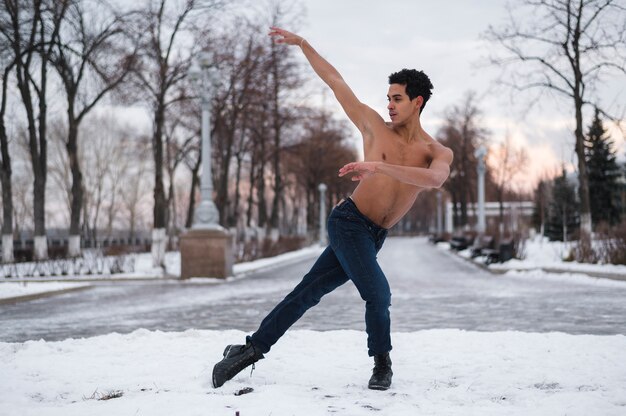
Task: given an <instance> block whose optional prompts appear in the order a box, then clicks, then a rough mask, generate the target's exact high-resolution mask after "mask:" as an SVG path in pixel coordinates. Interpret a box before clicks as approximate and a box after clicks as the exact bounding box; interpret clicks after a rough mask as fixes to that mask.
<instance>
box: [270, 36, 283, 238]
mask: <svg viewBox="0 0 626 416" xmlns="http://www.w3.org/2000/svg"><path fill="white" fill-rule="evenodd" d="M279 80H280V74H279V71H278V54H277V51H276V45H275V44H274V43H272V81H273V91H272V121H273V123H274V125H273V131H274V152H273V158H272V161H273V168H274V200H273V201H272V215H271V217H270V227H271V228H273V229H274V230H277V229H278V218H279V211H280V209H279V207H280V199H281V197H282V192H283V181H282V175H281V172H280V146H281V130H282V119H281V114H280V108H279V105H280V104H279V100H278V94H279V93H280V81H279Z"/></svg>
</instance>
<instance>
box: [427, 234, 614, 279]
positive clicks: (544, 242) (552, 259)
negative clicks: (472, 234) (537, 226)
mask: <svg viewBox="0 0 626 416" xmlns="http://www.w3.org/2000/svg"><path fill="white" fill-rule="evenodd" d="M573 244H575V242H569V243H563V242H560V241H548V239H547V238H545V237H540V236H537V237H535V238H532V239H528V240H526V243H525V247H524V257H525V258H524V259H522V260H518V259H513V260H509V261H507V262H505V263H495V264H490V265H489V269H491V270H494V271H509V270H535V269H543V270H548V271H549V270H559V271H567V272H572V273H575V274H584V273H599V274H603V275H610V276H614V277H617V278H623V279H626V265H615V264H589V263H577V262H573V261H565V260H564V259H565V258H567V257H568V256H569V253H570V250H571V249H572V248H573ZM438 246H439V247H440V248H442V249H449V247H450V246H449V244H447V243H439V244H438ZM459 255H461V256H463V257H465V258H470V257H471V252H470V250H469V249H467V250H463V251H461V252H459ZM474 261H476V262H479V263H484V258H482V257H477V258H476V259H474Z"/></svg>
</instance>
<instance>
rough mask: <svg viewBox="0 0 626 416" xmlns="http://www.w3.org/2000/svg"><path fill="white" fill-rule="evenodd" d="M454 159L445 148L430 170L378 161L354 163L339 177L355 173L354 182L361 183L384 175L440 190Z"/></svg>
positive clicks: (345, 168) (342, 169)
mask: <svg viewBox="0 0 626 416" xmlns="http://www.w3.org/2000/svg"><path fill="white" fill-rule="evenodd" d="M452 158H453V155H452V151H451V150H450V149H448V148H445V149H443V151H441V152H440V154H439V155H438V156H437V157H436V158H435V159H433V161H432V162H431V163H430V166H429V167H428V168H417V167H412V166H402V165H392V164H389V163H385V162H378V161H377V162H352V163H348V164H347V165H345V166H344V167H342V168H341V169H339V176H344V175H347V174H348V173H355V175H354V176H353V177H352V180H353V181H360V180H362V179H365V178H367V177H369V176H372V175H374V174H383V175H387V176H390V177H392V178H394V179H396V180H398V181H400V182H404V183H408V184H410V185H415V186H419V187H421V188H440V187H441V186H442V185H443V184H444V182H445V181H446V179H448V176H450V165H451V164H452Z"/></svg>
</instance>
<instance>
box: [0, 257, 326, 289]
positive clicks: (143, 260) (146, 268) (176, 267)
mask: <svg viewBox="0 0 626 416" xmlns="http://www.w3.org/2000/svg"><path fill="white" fill-rule="evenodd" d="M322 250H323V249H322V248H321V247H320V246H318V245H313V246H310V247H306V248H303V249H300V250H295V251H292V252H288V253H284V254H280V255H278V256H275V257H271V258H264V259H258V260H254V261H250V262H245V263H238V264H235V265H234V266H233V276H230V277H228V278H226V279H217V278H211V277H207V278H194V279H189V280H187V281H186V283H211V282H213V283H221V282H224V280H226V281H232V280H235V279H241V278H244V277H246V276H248V275H249V274H250V273H252V272H256V271H261V270H264V269H267V268H271V267H275V266H276V265H278V264H287V263H290V262H296V261H300V260H302V259H306V258H311V257H315V256H317V255H319V254H320V253H321V252H322ZM168 276H171V277H178V276H180V252H168V253H166V256H165V270H163V269H162V268H158V267H157V268H155V267H153V266H152V255H151V254H150V253H143V254H138V255H136V258H135V271H134V272H132V273H120V274H115V275H111V276H95V277H94V276H90V275H77V276H62V277H61V279H63V280H64V282H58V281H50V280H53V279H54V277H52V278H50V277H43V278H42V277H36V278H22V279H15V278H5V279H0V299H10V298H13V297H21V296H29V295H35V294H42V293H46V292H54V291H58V290H66V289H73V288H78V287H86V286H89V285H88V284H86V283H85V282H88V281H97V280H107V279H111V278H114V279H116V280H130V279H133V280H149V279H160V278H161V279H163V278H166V277H168ZM46 280H48V281H46ZM65 281H68V282H65ZM76 282H81V283H76Z"/></svg>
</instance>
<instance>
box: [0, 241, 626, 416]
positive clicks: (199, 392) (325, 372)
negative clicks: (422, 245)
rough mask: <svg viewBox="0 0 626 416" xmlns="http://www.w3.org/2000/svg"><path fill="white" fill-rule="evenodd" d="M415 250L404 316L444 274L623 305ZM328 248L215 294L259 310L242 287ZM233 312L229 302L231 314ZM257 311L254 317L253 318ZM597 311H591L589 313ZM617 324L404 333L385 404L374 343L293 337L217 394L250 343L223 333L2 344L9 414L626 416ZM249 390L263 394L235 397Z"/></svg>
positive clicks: (396, 256) (324, 334)
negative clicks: (220, 375)
mask: <svg viewBox="0 0 626 416" xmlns="http://www.w3.org/2000/svg"><path fill="white" fill-rule="evenodd" d="M418 246H419V245H415V244H412V243H411V240H410V239H405V240H402V239H398V240H397V241H396V240H394V241H390V242H389V244H388V247H386V248H387V251H386V252H385V249H383V252H381V254H382V255H381V264H382V263H384V264H382V266H383V269H385V270H386V271H387V272H389V275H390V276H391V278H390V281H391V284H392V286H394V287H398V289H399V291H398V292H397V293H396V292H394V296H395V298H396V299H397V302H396V308H398V307H401V305H402V301H403V299H404V297H403V296H405V297H408V299H413V298H415V299H421V298H417V296H415V294H414V293H413V292H423V291H425V290H426V291H428V290H433V289H432V287H431V288H430V289H429V286H428V282H432V284H433V285H443V286H447V285H449V284H450V283H451V281H449V280H447V279H442V275H444V276H449V275H451V274H454V273H460V274H461V275H463V277H464V279H462V280H461V281H460V283H459V284H460V285H461V286H460V288H463V287H465V290H466V291H467V290H469V291H472V290H476V291H480V292H481V293H483V295H484V296H487V295H490V296H491V295H493V293H491V292H490V290H491V291H494V290H495V291H499V292H498V293H500V292H502V291H503V290H504V291H505V292H506V290H512V288H516V289H515V290H516V291H519V290H521V288H519V289H518V286H519V284H518V283H519V282H524V281H527V282H528V285H524V287H525V288H526V292H524V293H525V296H526V297H528V298H534V297H536V296H539V291H541V290H543V289H542V288H545V287H548V286H549V287H552V286H554V285H553V284H551V285H546V284H544V283H543V282H541V284H536V282H534V281H533V280H536V279H541V280H548V281H551V280H553V279H554V280H555V282H557V284H559V283H560V280H562V281H563V290H562V291H565V292H567V290H572V291H573V292H577V291H578V290H579V288H580V287H581V285H582V286H583V287H585V286H588V287H590V288H591V287H597V286H598V285H600V287H601V288H605V289H604V290H606V288H608V289H610V291H611V293H613V294H615V293H617V294H619V293H626V291H624V288H626V282H620V281H609V280H602V281H601V282H600V281H597V280H595V279H590V278H586V277H581V276H579V275H577V274H576V273H571V274H570V273H568V274H564V275H555V274H551V273H546V272H544V271H541V270H540V268H541V267H542V266H540V264H546V263H545V262H544V263H542V262H540V261H538V260H536V259H535V260H534V261H535V263H534V264H535V267H527V269H534V270H530V271H522V272H519V271H517V272H514V271H511V272H509V273H507V274H506V275H504V276H502V277H500V276H498V277H493V276H483V275H482V274H480V273H478V274H477V275H474V274H473V273H474V272H469V271H466V270H460V271H456V272H455V271H454V270H456V268H457V267H461V266H462V265H463V264H465V265H467V263H465V262H464V261H461V260H456V261H454V260H453V258H449V257H447V255H443V253H441V254H442V255H441V256H439V257H437V258H436V259H435V260H434V261H431V262H430V263H431V264H428V265H425V264H423V262H422V264H423V265H424V266H425V267H424V268H425V269H426V270H417V268H416V267H415V265H413V263H411V261H409V260H410V259H412V258H414V257H416V255H415V249H416V247H418ZM549 247H553V246H551V245H550V244H547V245H544V246H543V248H542V249H540V250H539V251H540V253H541V254H542V255H545V256H546V258H550V257H551V256H548V255H547V254H546V253H550V249H549ZM442 248H443V247H442ZM320 250H321V249H320V248H319V247H312V248H309V249H306V250H302V251H299V252H296V253H289V254H286V255H283V256H282V257H279V258H274V259H264V260H260V261H258V262H254V264H253V263H249V264H241V265H237V266H236V268H235V276H234V277H232V278H230V279H227V280H226V281H225V282H224V281H219V282H218V281H217V280H216V285H215V286H214V287H215V289H216V290H218V289H219V290H221V291H224V290H225V289H226V288H227V287H230V286H233V287H235V286H239V288H240V290H253V291H256V292H255V293H256V295H255V296H256V297H258V298H259V299H258V300H262V298H263V297H264V296H265V295H264V294H265V291H266V289H268V288H267V287H265V286H264V283H263V281H253V280H250V283H251V284H250V285H239V284H241V283H244V281H239V279H241V278H242V277H244V276H246V274H247V273H249V272H251V271H253V270H259V269H261V268H267V267H273V266H274V265H275V264H276V262H279V261H280V262H285V261H294V262H296V261H300V260H302V259H305V258H310V257H311V256H314V255H315V254H317V253H318V252H319V251H320ZM533 250H534V249H533V248H532V247H531V246H530V245H529V246H528V247H527V253H528V257H527V260H524V261H525V262H527V264H529V265H530V264H533V263H531V262H532V261H533V260H532V258H531V256H532V253H533ZM435 251H436V250H435ZM552 252H553V253H554V254H555V255H554V257H552V260H551V261H554V262H555V263H557V264H559V267H561V265H562V264H563V262H562V261H559V260H558V259H557V255H558V256H560V255H561V253H560V252H559V250H558V248H554V249H552ZM431 256H432V254H431ZM440 258H449V259H450V261H446V260H444V261H441V260H440ZM402 259H404V260H402ZM546 261H547V260H546ZM407 262H409V263H411V266H410V270H406V269H407V266H406V264H407ZM457 263H460V264H461V266H459V265H457ZM142 264H144V266H142ZM437 264H439V266H438V265H437ZM137 266H138V267H137V269H136V272H135V273H136V275H138V276H146V277H149V274H150V273H151V272H152V269H151V263H150V261H149V257H147V258H144V259H143V262H138V263H137ZM177 267H178V268H179V267H180V258H179V257H177V255H176V253H169V254H168V273H172V274H175V271H176V269H177ZM467 267H471V266H469V265H467ZM581 267H582V266H581ZM600 267H602V266H600ZM178 270H179V269H178ZM437 270H439V272H437ZM401 272H404V274H409V275H411V276H408V277H407V280H406V281H407V282H409V281H412V282H413V283H411V284H410V285H409V286H404V285H403V282H404V281H405V280H401V279H400V274H401ZM142 273H143V274H142ZM437 273H439V275H438V274H437ZM411 278H413V279H414V280H411ZM394 279H395V280H394ZM199 280H202V281H205V279H199ZM189 283H192V284H193V283H194V282H193V281H192V282H189ZM252 283H254V284H252ZM31 284H34V283H29V286H30V285H31ZM398 285H400V286H398ZM2 286H3V285H2V284H0V288H1V287H2ZM209 286H213V285H209ZM257 286H258V287H257ZM289 286H291V284H290V285H289ZM436 287H439V286H436ZM220 288H221V289H220ZM490 288H492V289H490ZM507 288H509V289H507ZM457 289H459V288H457ZM441 290H443V288H442V289H441ZM455 290H456V289H455ZM485 292H487V293H485ZM437 293H438V292H437ZM515 293H517V292H515ZM504 294H506V293H504V292H503V293H501V295H504ZM354 295H355V296H357V297H358V294H354ZM426 295H427V293H426ZM441 295H442V296H443V295H445V293H443V292H442V293H441ZM607 296H608V295H607ZM158 299H161V298H156V299H155V300H154V302H159V300H158ZM193 299H194V298H191V300H190V299H189V298H187V299H186V300H185V301H186V302H189V301H193ZM438 299H441V300H440V302H446V299H455V298H454V297H451V296H450V295H447V296H443V297H439V298H438ZM489 299H491V300H486V298H485V299H482V301H481V298H480V297H479V296H478V294H476V296H475V302H476V303H478V304H483V303H484V305H483V306H482V308H487V309H488V307H489V305H488V302H493V300H494V298H493V296H492V297H490V298H489ZM201 300H202V302H206V301H207V299H204V298H203V299H201ZM422 302H423V301H422ZM481 302H483V303H481ZM528 302H530V300H529V301H528ZM229 303H230V301H229V300H228V299H227V300H226V301H225V303H224V305H223V307H224V308H225V307H227V306H225V305H228V304H229ZM594 305H597V303H593V304H591V303H590V304H589V308H592V309H593V308H595V306H594ZM452 306H453V305H449V307H448V309H450V310H449V311H448V312H447V313H448V314H451V313H453V312H454V313H456V314H458V315H459V317H461V316H462V315H463V314H464V311H462V310H459V311H456V312H455V310H454V309H453V308H452ZM492 306H493V305H492ZM531 306H532V305H531ZM257 307H258V305H251V306H250V310H251V311H252V310H253V309H255V308H257ZM424 307H425V304H420V305H415V306H414V307H413V308H414V309H416V311H415V313H424V314H428V313H429V312H430V311H428V310H424ZM397 310H398V309H395V310H394V313H395V312H396V311H397ZM594 310H595V309H594ZM594 310H590V311H589V313H590V314H591V315H592V314H593V312H594ZM420 311H421V312H420ZM465 312H467V311H465ZM595 312H596V313H602V312H601V311H598V310H595ZM345 313H347V311H345V312H344V314H345ZM0 316H1V311H0ZM255 317H256V315H255ZM256 319H257V318H255V320H256ZM589 319H591V316H590V317H589ZM613 322H615V323H614V325H615V326H616V328H617V327H618V328H617V330H616V331H615V332H614V333H617V334H618V335H585V334H582V335H571V334H565V333H562V332H545V331H541V332H542V333H539V331H540V330H539V329H538V327H537V328H535V326H533V325H530V326H529V328H535V329H532V330H530V331H529V332H521V331H499V330H494V331H490V332H488V331H483V332H481V331H463V330H459V329H427V330H414V329H411V330H408V331H406V332H398V331H395V332H394V333H393V334H392V341H393V345H394V350H393V351H392V360H393V362H394V382H393V385H392V388H391V389H390V390H389V391H385V392H380V391H370V390H368V389H367V388H366V386H367V380H368V379H369V376H370V373H371V367H372V360H371V359H370V358H369V357H367V351H366V348H365V347H366V343H365V334H364V332H363V331H355V330H330V331H311V330H304V329H295V330H292V331H289V332H287V334H286V335H285V337H284V338H283V339H281V341H280V342H279V343H278V344H277V345H275V346H274V348H273V349H272V351H271V352H270V353H269V354H268V355H267V358H266V359H265V360H262V361H260V362H259V363H257V365H256V370H255V371H254V373H253V374H252V377H250V371H249V369H248V370H245V371H244V372H242V373H241V374H240V375H238V376H237V377H235V379H234V380H232V381H230V382H228V383H227V384H226V385H224V386H223V387H222V388H220V389H213V388H212V386H211V384H210V380H211V370H212V366H213V364H214V363H215V362H217V361H218V360H219V359H220V358H221V354H222V351H223V349H224V346H225V345H227V344H230V343H241V342H242V341H243V339H244V337H245V335H246V334H247V333H245V332H242V331H239V330H234V329H226V328H225V329H224V330H194V329H190V330H187V331H184V332H160V331H148V330H145V329H140V330H136V331H134V332H132V333H129V334H125V335H120V334H116V333H109V334H107V335H101V336H95V337H91V338H84V339H71V338H70V339H64V340H61V341H56V342H51V341H48V342H46V341H43V340H39V341H26V342H16V343H6V342H5V343H3V342H0V415H2V416H5V415H6V416H18V415H19V416H28V415H37V416H39V415H51V416H57V415H58V416H61V415H63V416H65V415H106V416H110V415H127V414H128V415H157V416H158V415H168V416H169V415H170V414H176V415H178V414H180V415H211V416H221V415H225V416H235V415H236V412H239V415H240V416H252V415H254V416H257V415H272V416H281V415H285V416H287V415H298V416H299V415H305V416H310V415H329V414H341V415H350V416H352V415H355V416H358V415H371V414H380V415H385V416H386V415H394V416H395V415H463V416H465V415H481V416H482V415H524V416H526V415H550V416H552V415H581V416H582V415H585V416H586V415H602V416H606V415H608V416H613V415H615V416H617V415H624V414H626V366H625V365H624V363H625V362H626V336H624V335H623V332H622V330H621V329H619V328H622V326H623V322H621V323H618V322H617V321H613ZM448 325H452V321H449V322H448ZM231 328H232V326H231ZM535 331H536V332H535ZM248 387H249V388H252V389H253V391H252V392H250V393H246V394H242V395H238V394H239V393H240V392H242V391H245V390H244V389H245V388H248Z"/></svg>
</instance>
